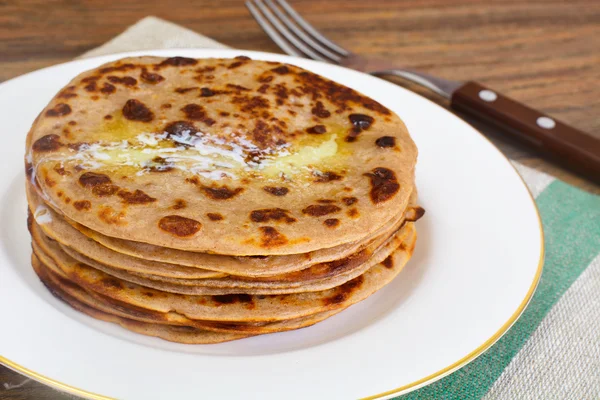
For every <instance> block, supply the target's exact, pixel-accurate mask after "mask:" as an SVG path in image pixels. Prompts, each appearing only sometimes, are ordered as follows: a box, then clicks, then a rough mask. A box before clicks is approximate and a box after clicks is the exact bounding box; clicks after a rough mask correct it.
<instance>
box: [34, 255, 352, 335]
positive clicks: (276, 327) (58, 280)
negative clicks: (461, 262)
mask: <svg viewBox="0 0 600 400" xmlns="http://www.w3.org/2000/svg"><path fill="white" fill-rule="evenodd" d="M36 262H38V263H39V264H38V266H37V267H36V268H37V269H38V270H39V269H43V270H44V271H43V274H44V276H45V284H46V286H52V288H53V290H55V289H58V290H60V291H62V292H64V293H66V294H68V295H69V296H71V297H73V298H74V299H75V300H77V301H79V302H81V303H83V304H85V305H86V306H88V307H92V308H94V309H96V310H99V311H101V312H104V313H107V314H112V315H115V316H117V317H122V318H128V319H132V320H134V321H140V322H146V323H151V324H159V325H167V326H187V327H192V328H196V329H199V330H206V331H212V332H225V333H238V334H240V333H243V334H245V335H262V334H266V333H276V332H284V331H289V330H295V329H300V328H305V327H307V326H311V325H314V324H316V323H317V322H320V321H323V320H325V319H327V318H329V317H331V316H333V315H335V314H337V313H339V312H340V311H342V309H338V310H332V311H326V312H322V313H317V314H313V315H308V316H306V317H301V318H296V319H290V320H283V321H277V322H269V323H244V322H218V321H201V320H191V319H188V318H186V317H184V316H182V315H180V314H177V313H173V312H171V313H161V312H157V311H151V310H145V309H142V308H139V307H132V306H131V305H128V304H124V303H121V302H118V301H116V300H113V299H110V298H107V297H105V296H102V295H100V294H98V293H94V292H88V291H86V290H84V289H82V288H81V287H79V286H77V285H76V284H74V283H72V282H70V281H69V280H67V279H65V278H64V277H61V276H59V275H57V274H55V273H54V272H52V271H51V270H49V269H48V268H47V267H46V266H44V265H43V264H42V263H41V262H40V261H39V259H37V260H36Z"/></svg>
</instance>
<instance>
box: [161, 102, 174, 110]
mask: <svg viewBox="0 0 600 400" xmlns="http://www.w3.org/2000/svg"><path fill="white" fill-rule="evenodd" d="M171 107H173V106H172V105H171V103H164V104H161V106H160V108H162V109H163V110H167V109H169V108H171Z"/></svg>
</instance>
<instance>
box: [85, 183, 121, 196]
mask: <svg viewBox="0 0 600 400" xmlns="http://www.w3.org/2000/svg"><path fill="white" fill-rule="evenodd" d="M118 191H119V187H118V186H117V185H113V184H111V183H106V184H102V185H98V186H94V187H93V188H92V193H93V194H95V195H96V196H98V197H107V196H112V195H113V194H115V193H117V192H118Z"/></svg>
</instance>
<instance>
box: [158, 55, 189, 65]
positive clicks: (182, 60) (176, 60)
mask: <svg viewBox="0 0 600 400" xmlns="http://www.w3.org/2000/svg"><path fill="white" fill-rule="evenodd" d="M196 64H198V60H195V59H193V58H187V57H171V58H167V59H166V60H164V61H162V62H161V63H160V64H158V67H166V66H173V67H182V66H186V65H196Z"/></svg>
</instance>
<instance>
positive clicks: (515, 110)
mask: <svg viewBox="0 0 600 400" xmlns="http://www.w3.org/2000/svg"><path fill="white" fill-rule="evenodd" d="M451 106H452V108H454V109H455V110H457V111H461V112H464V113H466V114H470V115H471V116H473V117H475V118H478V119H481V120H484V121H485V122H487V123H490V124H493V125H496V126H498V127H499V128H501V129H502V130H503V131H505V132H507V133H509V134H511V135H512V136H513V137H515V138H517V139H521V140H524V141H526V142H528V143H529V144H531V145H533V146H534V147H535V148H537V149H539V150H540V151H541V152H543V153H545V154H547V155H548V156H550V157H552V158H554V159H555V160H556V161H558V162H560V163H561V164H563V165H565V167H567V168H570V169H572V170H574V171H576V172H578V173H580V174H582V175H584V176H586V177H587V178H589V179H591V180H593V181H595V182H597V183H600V139H597V138H595V137H593V136H591V135H588V134H586V133H584V132H582V131H580V130H577V129H575V128H573V127H571V126H569V125H567V124H565V123H563V122H561V121H558V120H557V119H555V118H551V117H548V116H547V115H544V114H543V113H541V112H539V111H536V110H533V109H531V108H529V107H527V106H525V105H523V104H521V103H519V102H517V101H515V100H512V99H510V98H509V97H506V96H503V95H502V94H500V93H498V92H496V91H494V90H491V89H488V88H486V87H485V86H483V85H480V84H479V83H477V82H467V83H465V84H464V85H463V86H461V87H459V88H458V89H456V90H455V91H454V93H453V94H452V98H451Z"/></svg>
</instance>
